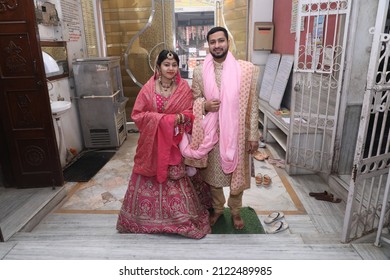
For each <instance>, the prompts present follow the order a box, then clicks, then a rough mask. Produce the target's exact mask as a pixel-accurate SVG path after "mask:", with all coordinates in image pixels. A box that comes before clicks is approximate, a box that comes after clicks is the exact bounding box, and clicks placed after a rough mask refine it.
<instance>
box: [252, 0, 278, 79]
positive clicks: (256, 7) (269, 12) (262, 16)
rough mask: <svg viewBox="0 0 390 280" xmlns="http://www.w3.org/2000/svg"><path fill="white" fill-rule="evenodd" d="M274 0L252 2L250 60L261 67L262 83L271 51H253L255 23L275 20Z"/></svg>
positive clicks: (255, 0) (253, 0)
mask: <svg viewBox="0 0 390 280" xmlns="http://www.w3.org/2000/svg"><path fill="white" fill-rule="evenodd" d="M273 9H274V0H250V11H249V12H250V15H249V29H248V32H249V39H248V48H249V52H248V53H249V60H250V61H251V62H252V63H254V64H256V65H259V66H260V79H259V81H260V82H261V80H262V77H263V73H264V68H265V64H266V63H267V58H268V55H269V54H270V51H254V50H253V34H254V24H255V22H272V19H273Z"/></svg>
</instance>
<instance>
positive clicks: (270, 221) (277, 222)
mask: <svg viewBox="0 0 390 280" xmlns="http://www.w3.org/2000/svg"><path fill="white" fill-rule="evenodd" d="M283 218H284V213H283V212H272V213H271V214H269V215H268V216H267V217H266V218H265V219H264V223H265V224H266V225H269V226H268V228H267V230H266V231H267V233H271V234H273V233H278V232H281V231H285V230H286V229H288V228H289V226H288V223H286V222H285V221H281V219H283Z"/></svg>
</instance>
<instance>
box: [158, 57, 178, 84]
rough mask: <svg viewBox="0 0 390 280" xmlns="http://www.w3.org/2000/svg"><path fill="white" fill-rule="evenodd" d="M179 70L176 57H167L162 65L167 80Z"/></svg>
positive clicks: (161, 68)
mask: <svg viewBox="0 0 390 280" xmlns="http://www.w3.org/2000/svg"><path fill="white" fill-rule="evenodd" d="M178 70H179V65H178V64H177V62H176V60H175V59H174V58H171V59H169V58H167V59H165V60H163V62H162V63H161V65H160V71H161V76H162V77H164V78H165V79H167V80H172V79H173V78H174V77H175V75H176V74H177V71H178Z"/></svg>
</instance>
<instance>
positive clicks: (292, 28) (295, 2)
mask: <svg viewBox="0 0 390 280" xmlns="http://www.w3.org/2000/svg"><path fill="white" fill-rule="evenodd" d="M298 4H299V0H292V9H291V26H290V33H295V32H296V30H297V17H298ZM304 27H305V26H304V21H303V17H302V18H301V31H303V30H304Z"/></svg>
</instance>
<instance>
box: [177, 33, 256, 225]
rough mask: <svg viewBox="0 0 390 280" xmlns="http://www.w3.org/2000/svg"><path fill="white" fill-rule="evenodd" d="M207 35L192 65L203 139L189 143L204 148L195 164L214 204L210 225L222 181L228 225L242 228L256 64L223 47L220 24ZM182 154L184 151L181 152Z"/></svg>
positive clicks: (219, 208)
mask: <svg viewBox="0 0 390 280" xmlns="http://www.w3.org/2000/svg"><path fill="white" fill-rule="evenodd" d="M207 41H208V44H209V52H210V53H209V54H208V55H207V56H206V58H205V61H204V63H203V65H199V66H197V67H196V68H195V69H194V75H193V80H192V90H193V94H194V99H195V101H194V114H195V116H196V113H195V108H196V106H197V104H199V103H201V104H202V105H201V106H202V110H203V116H202V127H203V140H204V141H203V143H201V144H200V145H198V146H196V145H195V149H198V150H199V151H204V150H205V151H207V161H206V162H207V167H205V168H202V169H200V170H201V175H202V177H203V179H204V181H205V182H206V183H207V184H209V185H210V191H211V200H212V206H213V209H214V211H213V212H211V214H210V217H209V220H210V224H211V226H212V225H214V224H215V223H216V221H217V220H218V218H219V217H220V216H221V215H222V214H223V212H224V204H225V201H226V200H225V196H224V192H223V187H230V194H229V198H228V206H229V208H230V210H231V214H232V218H233V225H234V227H235V228H236V229H243V228H244V226H245V225H244V221H243V220H242V218H241V216H240V208H241V207H242V195H243V191H244V190H245V189H248V188H249V187H250V167H251V164H250V161H249V154H252V153H253V152H255V151H257V149H258V147H259V138H260V136H259V130H258V98H257V91H256V85H257V79H258V76H259V68H258V67H256V66H254V65H253V64H252V63H250V62H246V61H242V60H236V59H235V58H234V56H233V55H232V54H231V53H230V52H229V39H228V32H227V30H226V29H225V28H223V27H214V28H212V29H211V30H210V31H209V32H208V34H207ZM195 126H196V124H194V132H193V134H194V133H196V127H195ZM194 137H196V136H194V135H193V138H192V139H193V140H194ZM192 149H194V146H193V147H192ZM184 156H187V155H186V154H185V153H184ZM192 157H195V158H199V156H198V157H196V156H193V155H192ZM197 167H199V166H197Z"/></svg>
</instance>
